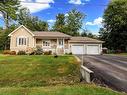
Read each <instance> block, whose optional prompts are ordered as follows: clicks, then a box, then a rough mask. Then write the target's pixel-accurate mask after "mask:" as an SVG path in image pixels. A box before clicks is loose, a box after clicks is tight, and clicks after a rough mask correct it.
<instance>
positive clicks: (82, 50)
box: [69, 37, 103, 55]
mask: <svg viewBox="0 0 127 95" xmlns="http://www.w3.org/2000/svg"><path fill="white" fill-rule="evenodd" d="M102 43H103V41H99V40H96V39H92V38H88V37H72V38H71V40H70V41H69V44H70V47H71V48H70V51H71V52H72V54H88V55H99V54H101V52H102Z"/></svg>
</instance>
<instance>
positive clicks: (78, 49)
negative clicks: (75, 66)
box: [72, 45, 84, 54]
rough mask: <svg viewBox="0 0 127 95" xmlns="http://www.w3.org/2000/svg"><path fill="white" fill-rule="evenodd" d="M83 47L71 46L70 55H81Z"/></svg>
mask: <svg viewBox="0 0 127 95" xmlns="http://www.w3.org/2000/svg"><path fill="white" fill-rule="evenodd" d="M83 48H84V47H83V45H72V54H83Z"/></svg>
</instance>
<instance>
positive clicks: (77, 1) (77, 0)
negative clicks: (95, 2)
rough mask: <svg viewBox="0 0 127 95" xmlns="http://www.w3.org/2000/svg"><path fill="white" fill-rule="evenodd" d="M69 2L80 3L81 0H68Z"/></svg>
mask: <svg viewBox="0 0 127 95" xmlns="http://www.w3.org/2000/svg"><path fill="white" fill-rule="evenodd" d="M69 3H71V4H78V5H80V4H82V2H81V0H70V1H69Z"/></svg>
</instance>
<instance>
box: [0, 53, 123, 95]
mask: <svg viewBox="0 0 127 95" xmlns="http://www.w3.org/2000/svg"><path fill="white" fill-rule="evenodd" d="M79 70H80V69H79V63H78V62H77V61H76V59H75V58H74V57H73V56H59V57H58V58H54V57H53V56H43V55H42V56H28V55H25V56H9V55H0V95H122V94H120V93H117V92H114V91H112V90H110V89H106V88H101V87H97V86H95V85H86V84H82V83H79V80H80V79H79V75H80V72H79ZM69 85H71V86H69Z"/></svg>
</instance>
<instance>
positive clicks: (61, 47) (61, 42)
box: [57, 39, 64, 54]
mask: <svg viewBox="0 0 127 95" xmlns="http://www.w3.org/2000/svg"><path fill="white" fill-rule="evenodd" d="M57 52H58V54H64V39H58V48H57Z"/></svg>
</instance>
